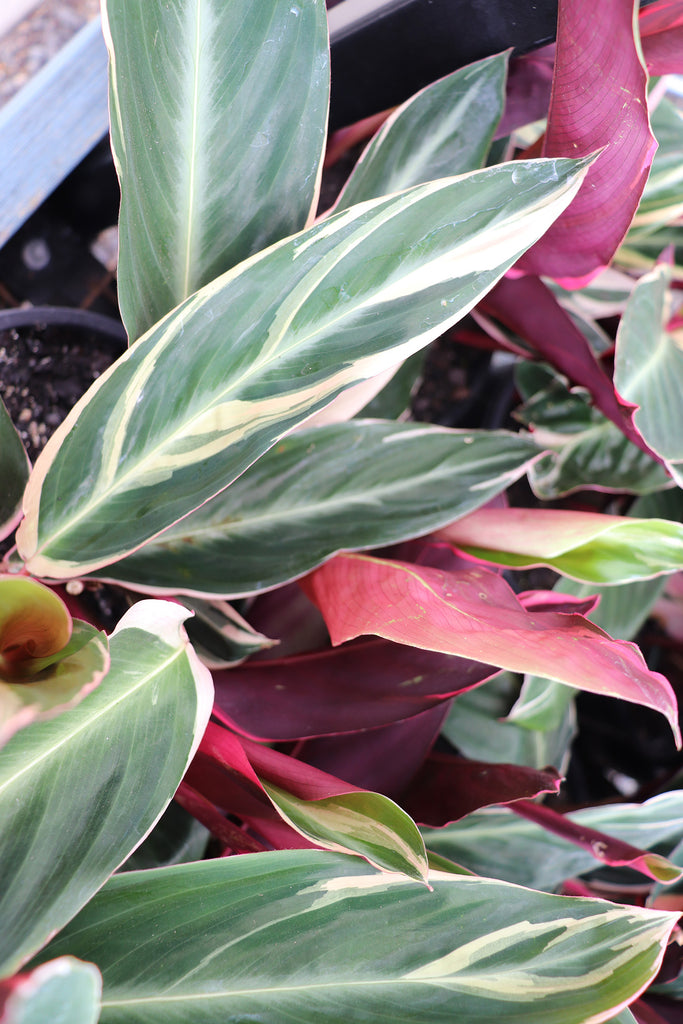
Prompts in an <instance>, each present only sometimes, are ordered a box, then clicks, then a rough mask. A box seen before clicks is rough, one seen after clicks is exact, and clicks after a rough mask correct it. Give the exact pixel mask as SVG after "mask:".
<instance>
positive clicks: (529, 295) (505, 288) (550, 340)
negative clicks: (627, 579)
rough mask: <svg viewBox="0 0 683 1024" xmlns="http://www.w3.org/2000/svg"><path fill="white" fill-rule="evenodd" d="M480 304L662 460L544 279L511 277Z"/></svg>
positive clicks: (632, 437)
mask: <svg viewBox="0 0 683 1024" xmlns="http://www.w3.org/2000/svg"><path fill="white" fill-rule="evenodd" d="M589 173H590V171H589ZM479 308H480V309H481V310H482V311H483V312H484V313H487V314H489V315H490V316H493V317H496V318H497V319H498V320H500V321H501V322H502V323H504V324H505V325H506V326H507V327H509V328H510V329H511V330H512V331H514V332H515V334H517V335H519V336H520V337H521V338H523V339H524V340H525V341H526V342H528V343H529V344H530V345H531V346H532V347H533V349H534V350H535V351H536V352H537V353H538V354H539V356H541V357H542V358H543V359H545V360H547V361H548V362H549V363H551V364H552V365H553V366H554V367H555V368H556V369H557V370H559V371H560V373H563V374H564V375H565V376H566V377H568V378H569V380H570V381H571V382H572V383H574V384H580V385H582V386H583V387H585V388H586V389H587V390H588V391H589V392H590V395H591V397H592V399H593V402H594V403H595V405H596V407H597V408H598V409H599V410H600V411H601V412H602V413H603V414H604V415H605V416H607V417H608V419H610V420H612V422H613V423H615V424H616V426H618V427H619V429H620V430H621V431H622V432H623V433H624V434H625V435H626V437H628V439H629V441H632V442H633V443H634V444H636V445H638V447H639V448H641V449H642V450H643V451H645V452H647V453H648V454H649V455H652V457H653V458H657V456H656V455H654V454H653V452H651V451H650V449H649V448H648V446H647V445H646V443H645V441H644V440H643V438H642V436H641V434H640V432H639V431H638V430H637V428H636V426H635V424H634V422H633V413H634V410H635V409H637V408H638V407H637V406H636V405H633V404H632V403H631V402H625V401H624V400H623V399H622V398H620V397H619V396H618V395H617V393H616V391H615V390H614V386H613V385H612V382H611V380H610V379H609V377H608V376H607V374H606V373H605V371H604V370H603V369H602V367H601V365H600V363H599V362H598V361H597V359H596V358H595V356H594V355H593V352H592V350H591V347H590V345H589V344H588V342H587V341H586V339H585V337H584V336H583V334H582V333H581V331H580V330H579V328H578V327H577V326H576V324H575V323H574V321H573V320H572V319H571V317H570V316H569V315H568V314H567V313H566V312H565V310H564V309H563V308H562V306H560V304H559V302H558V301H557V299H556V298H555V296H554V295H553V293H552V292H551V291H550V289H549V288H547V287H546V286H545V285H544V284H543V282H542V281H541V280H540V278H538V277H535V276H533V275H529V276H527V277H520V278H511V277H505V278H503V279H502V280H501V281H499V283H498V284H497V285H496V286H495V288H493V289H492V290H491V291H490V292H489V294H488V295H487V296H486V298H485V299H484V300H483V301H482V302H480V304H479Z"/></svg>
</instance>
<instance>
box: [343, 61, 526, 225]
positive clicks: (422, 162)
mask: <svg viewBox="0 0 683 1024" xmlns="http://www.w3.org/2000/svg"><path fill="white" fill-rule="evenodd" d="M507 58H508V55H507V54H506V53H503V54H497V55H496V56H494V57H488V58H487V59H486V60H481V61H477V62H476V63H474V64H470V65H468V66H467V67H464V68H461V69H460V70H459V71H456V72H454V73H453V74H452V75H447V76H446V77H445V78H442V79H440V80H439V81H438V82H434V83H433V84H432V85H428V86H427V87H426V88H425V89H422V90H421V91H420V92H418V93H417V94H416V95H415V96H412V97H411V98H410V99H409V100H408V101H407V102H406V103H404V104H402V105H401V106H400V107H398V109H397V110H395V111H394V112H393V114H392V115H391V116H390V117H389V118H388V119H387V120H386V121H385V122H384V124H383V125H382V127H381V128H380V130H379V131H378V132H377V134H376V135H375V137H374V138H373V139H372V141H371V142H370V144H369V145H368V146H367V147H366V149H365V151H364V152H363V154H362V156H361V158H360V160H359V161H358V163H357V164H356V166H355V167H354V169H353V171H352V172H351V175H350V177H349V180H348V181H347V183H346V185H345V186H344V188H343V189H342V193H341V195H340V197H339V199H338V200H337V202H336V203H335V206H334V209H335V210H345V209H346V208H347V207H349V206H352V205H353V203H360V202H363V201H364V200H365V199H374V198H375V197H377V196H386V195H390V194H391V193H392V192H400V191H401V189H404V188H409V187H410V186H411V185H421V184H422V182H425V181H433V180H434V179H435V178H445V177H449V176H450V175H452V174H462V173H463V172H465V171H473V170H475V169H476V168H477V167H481V166H482V165H483V163H484V161H485V159H486V154H487V152H488V148H489V146H490V145H491V140H492V139H493V133H494V131H495V129H496V127H497V125H498V122H499V121H500V118H501V115H502V113H503V102H504V97H505V78H506V72H507Z"/></svg>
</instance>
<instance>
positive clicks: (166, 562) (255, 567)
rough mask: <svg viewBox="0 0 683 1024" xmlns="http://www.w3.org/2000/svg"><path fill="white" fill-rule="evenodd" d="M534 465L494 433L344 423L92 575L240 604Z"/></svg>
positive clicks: (427, 525) (294, 444)
mask: <svg viewBox="0 0 683 1024" xmlns="http://www.w3.org/2000/svg"><path fill="white" fill-rule="evenodd" d="M537 457H538V448H537V447H536V445H535V444H534V442H533V441H530V440H529V439H527V438H524V437H520V436H519V435H516V434H510V433H506V432H504V431H476V430H475V431H455V430H446V429H444V428H440V427H432V426H424V425H420V426H418V425H416V424H414V423H410V424H403V423H377V422H363V421H358V420H354V421H352V422H350V423H338V424H336V425H334V426H329V427H317V428H311V429H307V430H302V431H297V432H296V433H295V434H291V435H290V436H289V437H285V438H283V439H282V440H281V441H279V442H278V444H276V445H275V446H274V447H273V448H271V450H270V451H269V452H267V453H266V454H265V455H264V456H262V458H260V459H259V460H258V462H256V463H255V464H254V465H253V466H251V467H250V468H249V469H248V470H247V471H246V473H243V475H242V476H241V477H240V478H239V479H238V480H236V481H235V482H234V484H232V486H231V487H229V488H228V489H227V490H226V491H223V492H222V493H221V494H220V495H218V496H217V497H216V498H214V499H213V500H212V501H209V502H207V503H206V504H205V505H202V507H201V508H199V509H197V511H196V512H193V513H192V514H191V515H190V516H187V517H186V518H185V519H183V520H181V522H179V523H178V524H177V525H176V526H173V527H171V529H170V530H167V531H166V533H164V534H163V535H162V536H161V537H160V538H159V540H158V541H153V542H152V543H150V544H147V545H145V547H143V548H141V549H140V550H139V551H137V552H136V553H135V554H133V555H130V556H129V557H128V558H126V559H124V560H123V561H121V562H118V563H117V564H116V565H115V566H112V567H111V568H110V569H105V570H101V571H100V573H99V575H102V576H107V577H108V578H110V579H116V580H119V581H125V582H126V583H128V584H129V585H131V586H134V587H136V588H141V589H146V590H155V591H157V590H167V591H168V592H171V593H177V592H180V593H187V592H188V591H189V592H191V593H195V594H203V595H205V596H209V595H215V596H218V595H221V594H223V595H231V596H237V595H244V594H252V593H255V592H257V591H259V590H265V589H267V588H270V587H274V586H276V585H278V584H280V583H284V582H287V581H288V580H291V579H294V578H295V577H297V576H301V575H303V573H305V572H308V571H309V570H310V569H312V568H314V566H316V565H319V564H320V563H321V562H322V561H324V560H325V559H326V558H329V557H330V555H333V554H335V553H336V552H337V551H340V550H342V549H354V548H370V547H379V546H383V545H387V544H393V543H396V542H398V541H402V540H406V539H407V538H409V537H411V536H414V535H415V534H416V533H428V532H429V530H431V529H434V528H435V527H436V526H437V525H441V524H443V523H445V522H447V521H448V520H449V519H451V518H455V517H457V516H459V515H462V514H464V513H465V512H468V511H470V510H471V509H472V508H478V507H479V506H480V505H483V504H484V503H485V502H487V501H488V500H489V499H490V498H492V497H494V496H495V495H496V494H498V493H500V491H502V490H505V488H506V487H508V486H509V485H510V484H511V483H512V482H513V481H514V480H516V479H519V477H520V476H522V475H523V473H524V472H525V471H526V469H527V468H528V466H529V461H530V460H531V459H533V458H537Z"/></svg>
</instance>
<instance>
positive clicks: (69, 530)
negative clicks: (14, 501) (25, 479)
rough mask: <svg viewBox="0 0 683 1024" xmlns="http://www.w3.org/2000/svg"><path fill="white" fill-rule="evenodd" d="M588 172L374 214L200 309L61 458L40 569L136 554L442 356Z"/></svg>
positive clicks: (144, 352) (122, 379) (550, 171)
mask: <svg viewBox="0 0 683 1024" xmlns="http://www.w3.org/2000/svg"><path fill="white" fill-rule="evenodd" d="M585 167H586V164H585V161H584V162H579V163H578V164H577V163H575V162H572V161H566V160H562V161H553V160H550V161H545V160H544V161H540V162H533V161H532V162H530V163H523V162H519V163H516V164H514V165H502V166H500V167H493V168H489V169H487V170H483V171H475V172H473V173H472V174H470V175H465V176H463V177H461V178H455V179H445V180H441V181H439V182H438V183H432V184H429V185H420V186H417V187H416V188H415V189H410V190H408V191H407V192H404V193H401V194H400V195H398V196H394V197H392V198H389V199H380V200H373V201H370V202H368V203H363V204H360V205H359V206H356V207H353V208H352V209H350V210H348V211H345V212H342V213H340V214H337V215H336V216H334V217H332V218H330V219H329V220H327V221H324V222H322V223H321V224H318V225H316V226H315V227H313V228H310V229H309V230H308V231H306V232H304V233H302V234H300V235H298V236H294V237H293V238H289V239H286V240H285V241H283V242H280V243H278V244H277V245H274V246H271V247H270V248H269V249H267V250H266V251H265V252H264V253H261V254H260V255H259V256H256V257H253V258H252V259H250V260H247V261H246V262H245V263H243V264H240V265H239V267H237V268H235V269H234V270H233V271H230V272H229V273H227V274H225V275H224V276H223V277H221V278H218V280H217V281H215V282H213V283H212V284H210V285H207V286H206V287H205V288H203V289H202V290H201V291H199V292H197V293H196V294H195V295H194V296H192V297H191V298H190V299H187V300H186V301H185V302H184V303H182V304H181V305H180V306H179V307H178V308H177V309H175V310H174V311H173V312H172V313H170V314H169V315H168V316H167V317H166V318H165V319H164V320H163V321H162V322H161V323H160V324H158V325H157V326H156V327H154V328H152V329H151V330H150V331H149V332H148V333H147V334H146V335H145V336H144V337H143V338H141V339H140V341H139V342H138V343H137V344H136V345H135V346H133V347H131V348H130V349H129V350H128V352H126V353H125V355H124V356H122V357H121V359H119V360H118V362H116V363H115V364H114V365H113V366H112V367H111V368H110V369H109V370H108V371H107V372H106V373H104V374H103V375H102V376H101V377H100V378H99V379H98V380H97V381H96V382H95V384H94V385H93V386H92V387H91V388H90V390H89V391H88V392H87V394H86V395H85V396H84V397H83V399H81V401H80V402H79V403H78V404H77V405H76V406H75V408H74V409H73V410H72V411H71V413H70V414H69V416H68V417H67V419H66V421H65V422H64V423H63V424H62V426H61V427H60V428H59V429H58V430H57V432H56V433H55V434H54V435H53V436H52V438H51V439H50V441H48V444H47V445H46V446H45V448H44V449H43V452H42V453H41V456H40V458H39V460H38V461H37V463H36V468H35V470H34V473H33V474H32V477H31V481H30V482H29V485H28V488H27V491H26V494H25V499H24V507H25V511H26V516H27V518H26V520H25V521H24V522H23V523H22V525H21V526H20V528H19V532H18V534H17V541H18V544H19V547H20V553H21V555H22V557H24V558H25V559H27V561H28V563H29V564H30V568H31V571H32V572H34V573H35V574H36V575H45V576H47V577H57V578H63V577H68V576H72V575H74V574H80V573H83V572H85V571H91V570H93V569H96V568H100V567H101V566H103V565H107V564H109V563H111V562H113V561H116V560H118V559H120V558H122V557H123V556H124V555H126V554H129V553H130V552H132V551H134V550H135V549H136V548H138V547H140V545H142V544H143V543H145V541H148V540H151V539H152V538H153V537H155V536H156V535H158V534H159V533H160V532H162V531H163V530H165V529H167V528H168V527H169V526H171V525H172V524H173V523H174V522H176V521H177V520H179V519H181V518H182V517H183V516H185V515H187V514H188V513H189V512H192V511H193V510H194V509H195V508H198V507H199V506H200V505H201V504H203V503H204V502H205V501H207V500H208V499H209V498H211V497H213V496H214V495H216V494H218V493H219V492H220V491H222V490H223V489H224V488H225V487H227V486H228V485H229V484H230V483H231V482H232V481H233V480H234V479H236V477H238V476H239V475H240V474H241V473H243V472H244V470H245V469H247V467H248V466H249V465H251V464H252V463H253V462H255V461H256V459H257V458H258V457H259V456H260V455H262V454H263V453H264V452H265V451H267V449H268V448H270V447H271V446H272V445H273V444H274V443H275V442H276V441H277V440H278V439H279V438H280V437H282V436H283V435H284V434H286V433H288V432H289V431H290V430H291V429H292V428H293V427H295V426H297V425H298V424H300V423H302V422H303V421H304V420H306V419H307V418H308V417H309V416H311V415H312V414H313V413H315V412H317V411H318V410H319V409H321V408H323V407H324V406H325V405H327V404H329V402H331V401H332V400H333V399H334V398H335V397H336V396H337V395H339V394H341V393H342V392H343V391H344V390H345V389H346V388H348V387H350V386H351V385H353V384H355V383H358V382H359V381H361V380H365V379H367V378H368V377H372V376H375V375H377V374H378V373H380V372H381V371H382V370H384V369H386V368H387V367H389V366H392V365H395V364H396V363H398V362H401V361H402V360H403V359H405V358H406V357H407V356H409V355H411V354H412V353H413V352H415V351H417V350H419V349H420V348H422V347H424V346H425V345H426V344H427V343H428V342H429V341H431V340H432V339H433V338H434V337H436V336H437V335H439V334H440V333H442V332H443V330H444V329H445V328H447V327H448V326H450V325H451V324H453V323H455V322H456V321H457V320H458V319H459V318H460V317H462V316H463V315H464V313H466V312H467V311H468V310H469V309H470V308H471V307H472V306H473V305H474V304H475V303H476V302H477V301H478V300H479V299H480V298H481V296H482V295H483V294H484V293H485V292H486V291H487V290H488V288H490V287H491V286H492V285H493V284H494V283H495V282H496V281H497V280H498V278H499V277H500V276H501V274H503V273H504V272H505V270H507V269H508V267H509V266H510V265H511V264H512V263H513V262H514V261H515V260H516V258H517V257H518V256H519V254H520V253H521V252H522V251H523V250H524V249H525V248H526V247H527V246H528V245H529V244H530V243H531V241H533V240H534V239H535V238H537V237H538V236H539V234H541V233H542V232H543V231H544V230H545V229H546V227H547V226H548V224H549V223H551V222H552V220H553V219H554V218H555V217H556V216H557V214H558V213H559V212H560V210H562V209H564V207H565V206H566V205H567V203H568V202H569V201H570V200H571V198H572V197H573V195H574V194H575V193H576V190H577V188H578V186H579V183H580V180H581V178H582V176H583V174H584V172H585ZM161 484H163V491H160V485H161ZM162 493H163V497H160V495H161V494H162Z"/></svg>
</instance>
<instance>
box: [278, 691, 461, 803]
mask: <svg viewBox="0 0 683 1024" xmlns="http://www.w3.org/2000/svg"><path fill="white" fill-rule="evenodd" d="M451 703H452V702H451V701H445V702H444V703H443V704H438V705H437V706H436V707H434V708H430V709H429V710H428V711H423V712H422V714H420V715H415V717H414V718H408V719H406V720H405V721H404V722H396V723H395V724H394V725H386V726H384V727H383V728H381V729H368V730H367V731H366V732H356V733H350V734H348V735H345V736H324V737H322V738H320V739H314V740H308V741H307V742H306V743H303V744H301V747H299V748H297V754H298V756H299V757H300V758H301V759H302V760H304V761H306V763H307V764H312V765H315V767H316V768H320V769H321V771H324V772H328V773H329V774H330V775H336V776H338V777H339V778H343V779H347V780H348V781H349V782H352V783H353V785H354V786H361V787H362V788H363V789H371V790H373V792H375V793H384V795H385V796H388V797H391V798H392V799H398V798H399V797H400V795H401V793H402V792H403V791H404V790H405V788H406V786H407V785H408V784H409V783H410V781H411V780H412V779H413V777H414V776H415V773H416V772H417V771H418V769H419V768H420V767H421V765H422V764H423V762H424V760H425V758H426V757H427V755H428V754H429V752H430V750H431V749H432V747H433V746H434V743H435V741H436V739H437V737H438V735H439V733H440V732H441V728H442V726H443V723H444V720H445V719H446V717H447V715H448V712H449V711H450V708H451Z"/></svg>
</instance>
